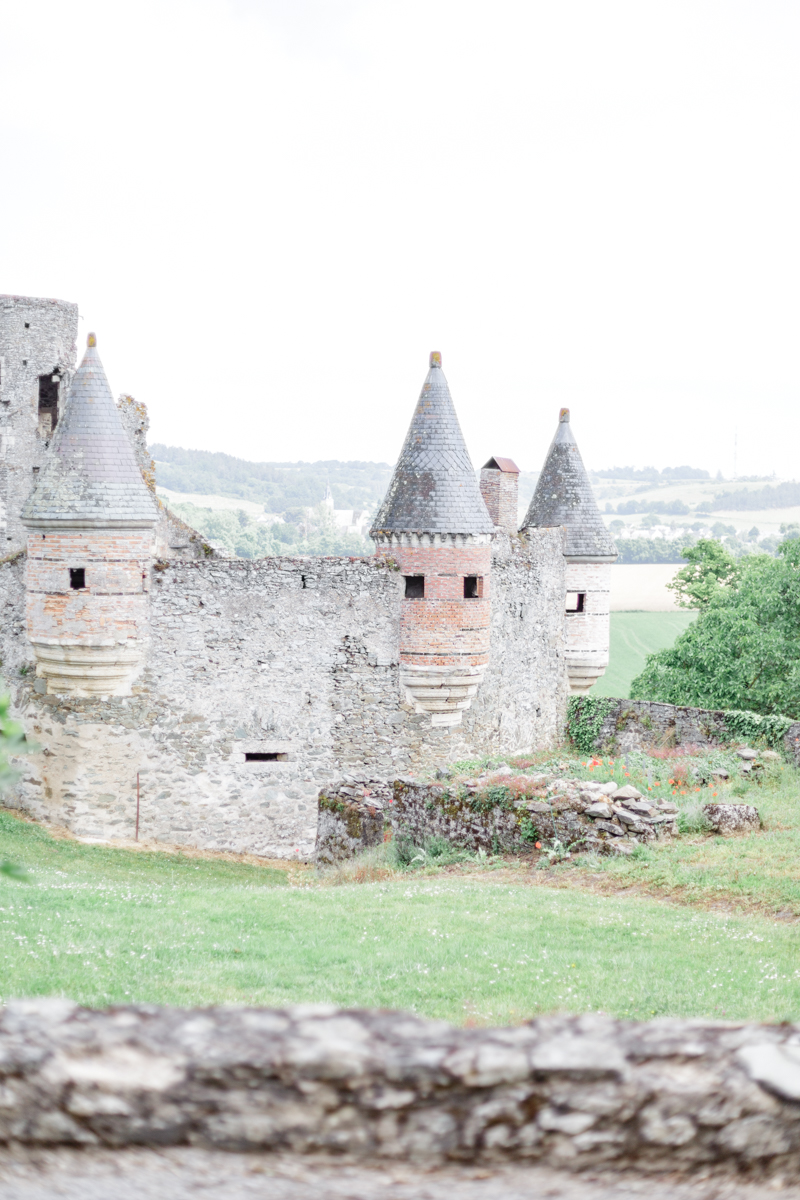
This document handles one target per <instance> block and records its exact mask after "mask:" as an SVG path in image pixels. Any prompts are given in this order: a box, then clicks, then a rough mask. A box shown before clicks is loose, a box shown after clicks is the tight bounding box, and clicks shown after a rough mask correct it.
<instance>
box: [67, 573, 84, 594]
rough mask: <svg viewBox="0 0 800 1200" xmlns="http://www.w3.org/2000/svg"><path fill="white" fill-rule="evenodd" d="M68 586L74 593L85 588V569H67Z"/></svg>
mask: <svg viewBox="0 0 800 1200" xmlns="http://www.w3.org/2000/svg"><path fill="white" fill-rule="evenodd" d="M69 586H70V587H71V588H74V589H75V590H76V591H77V590H78V589H79V588H85V587H86V568H85V567H70V569H69Z"/></svg>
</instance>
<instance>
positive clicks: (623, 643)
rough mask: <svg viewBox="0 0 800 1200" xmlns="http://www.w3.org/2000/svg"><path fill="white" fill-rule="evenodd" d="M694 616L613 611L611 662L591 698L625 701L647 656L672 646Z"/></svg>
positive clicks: (686, 613)
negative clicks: (606, 697) (610, 698)
mask: <svg viewBox="0 0 800 1200" xmlns="http://www.w3.org/2000/svg"><path fill="white" fill-rule="evenodd" d="M676 570H677V568H676ZM696 616H697V614H696V613H695V612H612V614H611V657H610V662H609V664H608V669H607V671H606V673H605V675H604V676H603V677H602V679H599V680H598V681H597V683H596V684H595V685H594V687H593V688H592V695H593V696H617V697H619V698H621V699H625V698H627V696H628V694H629V692H630V686H631V683H632V682H633V680H634V679H635V678H636V676H637V675H638V674H639V673H640V672H641V670H642V668H643V667H644V662H645V659H646V657H647V655H648V654H653V653H655V651H656V650H664V649H666V647H667V646H671V645H672V643H673V642H674V641H675V639H676V638H677V637H678V636H679V635H680V634H681V633H683V631H684V629H686V628H687V626H688V625H690V624H691V623H692V621H693V620H694V619H695V617H696Z"/></svg>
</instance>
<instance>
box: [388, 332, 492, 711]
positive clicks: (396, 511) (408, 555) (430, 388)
mask: <svg viewBox="0 0 800 1200" xmlns="http://www.w3.org/2000/svg"><path fill="white" fill-rule="evenodd" d="M493 531H494V525H493V522H492V519H491V517H490V516H489V513H488V511H487V509H486V505H485V504H484V502H483V497H482V496H481V493H480V490H479V488H478V483H477V480H476V478H475V474H474V472H473V470H472V463H471V462H470V459H469V455H468V454H467V447H466V445H465V444H464V437H463V435H462V433H461V429H460V427H459V424H458V417H457V416H456V410H455V408H454V407H453V401H452V399H451V397H450V389H449V388H448V386H447V380H446V379H445V377H444V372H443V371H442V356H441V355H440V354H438V353H437V352H436V351H434V353H433V354H431V357H430V369H429V371H428V375H427V378H426V379H425V383H424V384H423V385H422V391H421V393H420V397H419V400H418V402H417V407H416V409H415V410H414V416H413V417H412V418H411V426H410V428H409V430H408V434H407V436H406V440H405V442H404V443H403V449H402V451H401V452H400V458H399V459H398V461H397V466H396V467H395V469H394V474H393V475H392V480H391V483H390V484H389V490H388V492H387V493H386V498H385V500H384V502H383V504H382V505H381V508H380V510H379V512H378V515H377V517H376V518H375V522H374V524H373V527H372V530H371V534H372V537H373V538H374V540H375V543H376V545H377V547H378V551H379V552H380V553H384V554H386V555H387V556H388V557H389V558H391V560H392V562H393V563H394V564H396V566H397V567H399V568H400V572H401V574H402V579H403V583H402V589H403V590H402V598H401V605H402V607H401V612H400V682H401V686H402V689H403V695H404V699H405V701H406V702H407V703H408V704H409V705H410V706H411V707H413V709H414V711H415V712H417V713H420V714H423V713H427V714H429V716H430V720H431V723H432V724H433V725H445V726H447V725H450V726H452V725H458V724H460V723H461V719H462V715H463V713H464V711H465V710H466V709H468V708H469V707H470V705H471V704H472V699H473V697H474V696H475V694H476V693H477V690H478V685H479V684H480V682H481V680H482V678H483V675H484V672H485V670H486V666H487V663H488V662H489V621H490V615H491V614H490V599H489V591H490V588H489V584H490V574H491V545H490V542H491V535H492V533H493Z"/></svg>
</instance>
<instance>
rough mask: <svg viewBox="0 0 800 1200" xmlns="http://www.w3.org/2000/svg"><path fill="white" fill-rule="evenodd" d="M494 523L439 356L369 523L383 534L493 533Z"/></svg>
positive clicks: (434, 356)
mask: <svg viewBox="0 0 800 1200" xmlns="http://www.w3.org/2000/svg"><path fill="white" fill-rule="evenodd" d="M493 531H494V525H493V523H492V519H491V517H490V516H489V513H488V511H487V508H486V505H485V504H484V501H483V497H482V496H481V493H480V488H479V486H478V482H477V479H476V478H475V472H474V471H473V469H472V463H471V462H470V457H469V454H468V453H467V447H466V444H465V442H464V435H463V434H462V432H461V427H460V426H459V423H458V417H457V416H456V410H455V407H454V405H453V400H452V397H451V396H450V389H449V388H448V386H447V380H446V379H445V377H444V371H443V370H442V360H441V355H439V354H437V353H435V352H434V353H433V354H431V363H430V370H429V371H428V374H427V377H426V379H425V382H424V384H423V385H422V391H421V392H420V396H419V400H418V401H417V407H416V409H415V410H414V415H413V417H412V418H411V425H410V426H409V430H408V433H407V435H406V440H405V442H404V443H403V449H402V450H401V452H400V457H399V459H398V460H397V465H396V466H395V469H394V474H393V475H392V478H391V482H390V483H389V489H388V491H387V493H386V496H385V498H384V501H383V504H382V505H381V507H380V509H379V511H378V515H377V516H376V518H375V522H374V524H373V526H372V529H371V531H370V532H371V533H372V536H373V537H375V536H378V535H380V534H382V533H456V534H457V533H462V534H483V533H492V532H493Z"/></svg>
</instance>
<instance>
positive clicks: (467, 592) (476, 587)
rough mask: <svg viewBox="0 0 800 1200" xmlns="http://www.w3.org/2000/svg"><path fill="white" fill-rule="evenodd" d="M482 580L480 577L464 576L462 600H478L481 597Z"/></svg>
mask: <svg viewBox="0 0 800 1200" xmlns="http://www.w3.org/2000/svg"><path fill="white" fill-rule="evenodd" d="M482 583H483V579H482V578H481V576H480V575H465V576H464V599H465V600H479V599H480V595H481V591H482V588H481V584H482Z"/></svg>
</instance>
